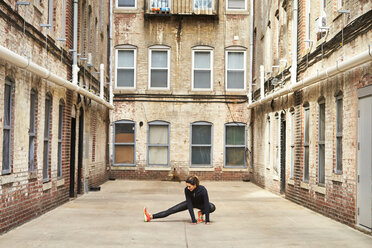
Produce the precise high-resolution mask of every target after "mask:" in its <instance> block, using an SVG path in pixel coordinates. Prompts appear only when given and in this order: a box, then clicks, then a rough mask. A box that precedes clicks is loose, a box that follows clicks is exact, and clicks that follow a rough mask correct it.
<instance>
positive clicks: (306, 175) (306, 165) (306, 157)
mask: <svg viewBox="0 0 372 248" xmlns="http://www.w3.org/2000/svg"><path fill="white" fill-rule="evenodd" d="M309 110H310V109H309V104H308V103H307V104H306V105H304V111H305V117H304V118H305V119H304V122H305V123H304V124H305V132H304V170H303V181H304V182H309Z"/></svg>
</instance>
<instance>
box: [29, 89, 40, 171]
mask: <svg viewBox="0 0 372 248" xmlns="http://www.w3.org/2000/svg"><path fill="white" fill-rule="evenodd" d="M37 98H38V96H37V91H36V90H35V89H31V92H30V126H29V130H28V136H29V142H28V144H29V148H28V150H29V151H28V171H30V172H33V171H35V170H36V167H35V165H36V164H35V145H36V142H35V141H36V110H37Z"/></svg>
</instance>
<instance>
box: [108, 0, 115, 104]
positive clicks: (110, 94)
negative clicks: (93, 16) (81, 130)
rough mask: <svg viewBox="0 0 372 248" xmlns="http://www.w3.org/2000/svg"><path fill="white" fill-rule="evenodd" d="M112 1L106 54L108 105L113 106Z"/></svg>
mask: <svg viewBox="0 0 372 248" xmlns="http://www.w3.org/2000/svg"><path fill="white" fill-rule="evenodd" d="M112 19H113V18H112V0H110V20H109V21H110V26H109V30H110V31H109V33H110V34H109V35H110V36H109V43H110V44H109V47H110V54H108V56H110V57H109V81H110V82H109V85H110V88H109V98H110V104H111V105H113V103H114V101H113V94H112V21H113V20H112Z"/></svg>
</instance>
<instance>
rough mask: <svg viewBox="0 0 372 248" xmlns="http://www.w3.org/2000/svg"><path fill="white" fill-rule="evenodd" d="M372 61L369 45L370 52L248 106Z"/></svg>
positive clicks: (261, 102)
mask: <svg viewBox="0 0 372 248" xmlns="http://www.w3.org/2000/svg"><path fill="white" fill-rule="evenodd" d="M371 61H372V47H371V46H370V45H369V46H368V50H366V51H364V52H362V53H359V54H358V55H355V56H354V57H351V58H349V59H347V60H345V61H343V62H341V63H338V62H336V65H334V66H332V67H328V68H327V69H326V70H323V71H321V72H319V71H318V72H317V73H316V74H315V75H313V76H310V77H307V78H305V79H303V80H301V81H298V82H296V83H295V84H290V85H289V86H287V87H285V88H283V89H281V90H278V91H276V92H274V93H272V94H270V95H268V96H266V97H265V98H263V99H260V100H259V101H256V102H254V103H252V104H249V105H248V108H254V107H256V106H258V105H260V104H263V103H265V102H268V101H270V100H272V99H275V98H277V97H280V96H283V95H287V94H289V93H292V92H295V91H297V90H300V89H303V88H305V87H308V86H310V85H313V84H316V83H318V82H320V81H322V80H324V79H326V78H329V77H333V76H335V75H337V74H339V73H342V72H344V71H347V70H350V69H352V68H355V67H357V66H359V65H362V64H364V63H367V62H371Z"/></svg>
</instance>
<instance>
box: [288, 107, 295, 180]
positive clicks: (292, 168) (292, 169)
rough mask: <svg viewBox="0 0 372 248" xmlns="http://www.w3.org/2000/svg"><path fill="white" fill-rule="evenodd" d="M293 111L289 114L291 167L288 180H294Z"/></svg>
mask: <svg viewBox="0 0 372 248" xmlns="http://www.w3.org/2000/svg"><path fill="white" fill-rule="evenodd" d="M294 113H295V112H294V111H292V112H291V167H290V172H289V175H290V178H294V158H295V156H294V155H295V126H294V123H295V122H294Z"/></svg>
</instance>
